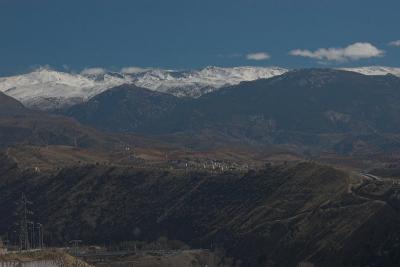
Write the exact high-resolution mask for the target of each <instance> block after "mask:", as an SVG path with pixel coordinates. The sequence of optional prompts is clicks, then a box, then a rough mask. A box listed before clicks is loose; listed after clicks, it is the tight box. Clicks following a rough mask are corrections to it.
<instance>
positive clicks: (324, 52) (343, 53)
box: [289, 43, 385, 62]
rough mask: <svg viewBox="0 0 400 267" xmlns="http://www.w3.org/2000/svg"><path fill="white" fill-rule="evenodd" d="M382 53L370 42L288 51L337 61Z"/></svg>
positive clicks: (381, 54)
mask: <svg viewBox="0 0 400 267" xmlns="http://www.w3.org/2000/svg"><path fill="white" fill-rule="evenodd" d="M384 53H385V51H383V50H380V49H378V48H376V47H375V46H373V45H372V44H370V43H354V44H351V45H349V46H347V47H343V48H340V47H339V48H319V49H317V50H315V51H310V50H307V49H305V50H302V49H295V50H292V51H290V52H289V54H290V55H292V56H300V57H308V58H315V59H319V60H328V61H338V62H343V61H348V60H358V59H365V58H372V57H381V56H383V55H384Z"/></svg>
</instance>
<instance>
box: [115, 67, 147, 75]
mask: <svg viewBox="0 0 400 267" xmlns="http://www.w3.org/2000/svg"><path fill="white" fill-rule="evenodd" d="M147 70H148V69H146V68H141V67H125V68H122V69H121V72H122V73H124V74H135V73H141V72H145V71H147Z"/></svg>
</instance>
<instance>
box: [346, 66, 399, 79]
mask: <svg viewBox="0 0 400 267" xmlns="http://www.w3.org/2000/svg"><path fill="white" fill-rule="evenodd" d="M341 70H347V71H353V72H357V73H361V74H364V75H386V74H392V75H395V76H398V77H400V68H394V67H384V66H369V67H359V68H341Z"/></svg>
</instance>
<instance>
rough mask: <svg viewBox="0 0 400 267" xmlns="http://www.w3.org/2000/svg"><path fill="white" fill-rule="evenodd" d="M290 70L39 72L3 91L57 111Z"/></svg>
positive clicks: (182, 93)
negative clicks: (138, 90) (124, 89)
mask: <svg viewBox="0 0 400 267" xmlns="http://www.w3.org/2000/svg"><path fill="white" fill-rule="evenodd" d="M342 70H346V71H353V72H358V73H361V74H364V75H385V74H392V75H395V76H399V77H400V68H393V67H384V66H371V67H361V68H343V69H342ZM288 71H289V70H288V69H285V68H280V67H249V66H248V67H246V66H244V67H232V68H221V67H214V66H209V67H206V68H203V69H197V70H165V69H138V68H126V69H124V70H122V71H121V72H109V71H105V70H96V71H92V72H91V71H89V70H87V71H82V72H81V73H68V72H62V71H55V70H52V69H50V68H39V69H37V70H35V71H32V72H30V73H27V74H22V75H16V76H10V77H0V91H1V92H4V93H6V94H7V95H9V96H12V97H14V98H16V99H17V100H19V101H21V102H22V103H23V104H25V105H26V106H28V107H31V108H34V109H42V110H55V109H63V108H66V107H70V106H72V105H74V104H79V103H82V102H85V101H87V100H89V99H90V98H92V97H93V96H95V95H98V94H100V93H102V92H104V91H106V90H108V89H111V88H113V87H116V86H120V85H122V84H134V85H136V86H138V87H143V88H147V89H150V90H153V91H158V92H164V93H169V94H172V95H175V96H178V97H192V98H197V97H200V96H202V95H204V94H207V93H210V92H213V91H217V90H218V89H220V88H223V87H226V86H231V85H237V84H239V83H240V82H244V81H253V80H258V79H267V78H272V77H275V76H279V75H282V74H284V73H286V72H288Z"/></svg>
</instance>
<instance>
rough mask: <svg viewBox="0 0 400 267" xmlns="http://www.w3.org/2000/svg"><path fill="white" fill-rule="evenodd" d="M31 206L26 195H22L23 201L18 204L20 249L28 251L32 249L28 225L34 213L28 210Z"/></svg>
mask: <svg viewBox="0 0 400 267" xmlns="http://www.w3.org/2000/svg"><path fill="white" fill-rule="evenodd" d="M29 205H32V202H30V201H29V200H28V199H27V198H26V196H25V194H22V196H21V200H20V201H18V202H17V210H16V215H17V218H18V226H19V249H20V250H28V249H30V248H31V244H30V240H29V230H28V224H30V223H31V222H30V221H29V217H30V215H32V214H33V212H32V211H31V210H30V209H29V208H28V206H29Z"/></svg>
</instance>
